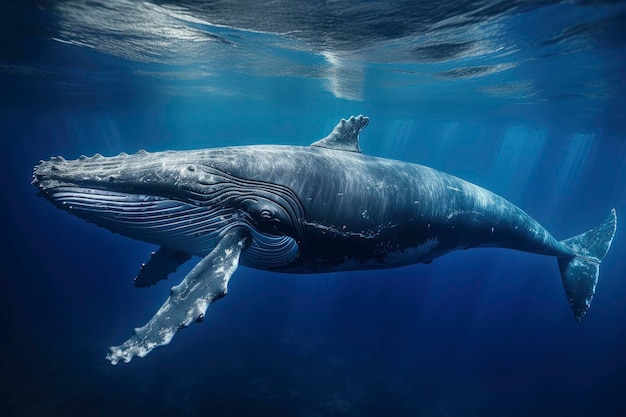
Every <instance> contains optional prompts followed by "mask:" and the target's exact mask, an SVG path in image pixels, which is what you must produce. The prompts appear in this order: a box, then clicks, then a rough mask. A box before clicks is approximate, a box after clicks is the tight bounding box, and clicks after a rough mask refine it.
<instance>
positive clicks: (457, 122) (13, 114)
mask: <svg viewBox="0 0 626 417" xmlns="http://www.w3.org/2000/svg"><path fill="white" fill-rule="evenodd" d="M60 4H64V3H60ZM55 5H56V4H55V3H46V2H43V3H36V2H33V3H29V2H26V3H23V4H22V5H19V6H18V5H14V6H10V7H9V8H8V9H7V10H6V12H7V13H4V14H3V16H4V17H3V19H4V20H5V22H3V23H4V24H3V26H2V27H3V29H2V33H1V34H2V35H3V36H2V44H1V49H0V51H1V52H2V55H1V56H0V57H1V58H2V65H1V66H0V70H1V71H0V87H1V88H2V90H1V91H2V93H1V94H2V96H1V97H2V98H1V101H0V127H1V129H2V130H1V133H0V134H1V135H2V136H1V139H2V140H1V141H0V147H1V148H0V155H1V158H2V159H0V163H1V165H0V166H1V171H0V172H1V173H2V177H1V178H2V197H3V199H2V204H1V206H0V207H1V213H0V214H1V216H0V225H1V227H2V229H1V230H2V236H3V240H4V242H3V243H4V249H2V250H1V251H0V254H1V258H0V260H1V265H2V275H1V276H2V282H1V284H2V285H1V288H2V289H1V292H0V295H1V296H2V297H1V300H2V302H1V303H0V325H1V326H0V334H1V336H0V337H1V344H0V346H2V349H1V350H0V376H1V377H2V381H3V382H2V384H1V387H0V412H1V413H2V415H15V416H70V415H101V416H110V415H117V416H125V415H133V416H137V415H152V416H161V415H162V416H165V415H190V416H195V415H215V416H273V417H277V416H300V417H316V416H391V415H398V416H404V415H406V416H427V417H430V416H433V417H444V416H445V417H448V416H454V417H456V416H463V417H473V416H512V417H517V416H571V417H576V416H594V417H596V416H598V417H604V416H606V417H609V416H623V415H626V397H624V396H623V388H624V387H625V386H626V355H625V354H624V352H625V351H626V283H625V278H626V277H625V275H626V274H625V271H626V267H625V265H626V264H625V262H624V257H623V254H624V253H625V250H624V247H625V244H624V233H623V227H622V224H623V220H621V218H622V217H623V216H624V213H626V189H625V185H624V184H626V163H625V161H626V140H625V139H626V135H625V132H626V121H625V114H626V111H625V105H624V99H623V97H624V93H625V92H626V89H625V88H624V87H625V85H624V79H623V74H624V73H625V72H623V71H624V69H625V66H624V56H626V51H625V48H624V43H623V40H621V39H622V38H621V37H620V36H623V35H624V33H623V32H622V31H621V30H620V29H619V28H620V27H623V25H622V23H623V22H624V17H623V16H624V14H623V13H622V11H623V9H621V8H616V9H603V8H602V7H600V6H598V10H597V9H595V8H591V9H586V11H584V13H583V12H581V11H580V10H578V9H574V10H572V9H570V8H567V7H566V6H558V7H563V9H562V10H560V9H558V11H562V12H563V13H572V15H567V16H566V17H563V15H559V14H554V16H561V18H562V19H563V20H568V19H573V20H574V21H575V20H576V19H579V18H581V17H580V16H581V15H585V16H588V15H589V14H593V13H596V14H597V15H598V16H604V17H606V19H605V20H602V23H603V24H602V25H598V26H590V25H586V26H585V25H584V24H583V23H584V22H579V23H580V24H579V25H578V26H576V25H565V24H564V25H563V26H559V25H560V23H559V19H557V18H553V20H549V22H552V23H553V24H554V25H555V27H554V28H553V29H552V30H546V31H547V32H550V33H552V35H553V37H550V36H548V35H545V38H543V39H542V42H543V43H542V42H540V41H536V40H533V39H534V38H533V37H536V38H541V36H540V35H539V34H537V32H536V31H531V30H529V29H530V28H536V23H537V22H538V21H541V22H546V20H545V19H543V17H542V19H539V18H538V17H537V15H541V13H542V11H543V10H544V9H536V10H534V11H531V12H530V15H521V16H517V17H513V18H511V19H512V20H511V21H507V22H508V23H510V26H511V29H509V30H508V32H506V33H507V36H508V37H509V38H510V39H512V40H511V41H510V42H511V43H518V44H522V45H525V46H527V47H528V48H526V49H524V48H522V49H520V51H519V52H517V55H515V59H516V60H517V61H516V62H517V66H516V67H514V68H513V69H511V70H509V71H505V72H503V73H498V74H495V75H493V76H488V77H478V78H468V79H460V80H448V79H441V78H437V77H428V76H425V77H422V75H423V74H422V75H420V74H418V75H415V74H413V75H410V76H407V77H414V78H410V79H409V78H402V77H405V76H406V73H405V72H402V71H398V69H399V68H402V69H403V70H404V69H405V68H404V67H408V68H409V69H411V70H416V67H419V66H420V65H421V64H420V63H419V62H418V63H417V64H415V66H412V65H413V63H411V62H410V61H409V62H408V63H407V61H398V62H397V63H396V62H382V63H381V62H373V63H372V62H370V61H369V60H368V55H367V53H366V52H361V55H359V56H360V58H359V59H360V60H361V61H362V63H361V64H359V65H363V66H364V68H365V69H362V68H361V69H362V73H363V74H362V75H363V77H364V80H365V81H363V83H362V86H361V87H362V91H361V93H360V96H359V97H348V98H346V97H342V96H341V94H340V93H337V92H336V91H335V92H333V90H332V88H330V87H329V86H328V83H327V81H328V80H327V79H326V78H325V77H330V78H332V76H333V75H332V72H331V74H330V75H328V76H327V75H319V74H317V75H312V76H306V75H303V74H301V73H300V74H296V75H293V74H290V75H281V74H266V73H263V72H262V71H261V72H259V73H255V68H254V67H253V66H252V67H250V69H249V70H250V74H248V75H246V74H245V72H238V71H234V72H232V73H231V72H230V69H231V68H230V67H229V66H228V65H227V64H226V62H225V61H220V62H219V63H218V64H219V65H216V66H215V67H213V68H212V69H211V70H212V71H214V72H216V75H214V76H212V78H211V77H209V78H200V79H192V80H191V81H190V80H189V79H187V78H185V77H177V76H174V77H150V76H142V75H141V73H137V71H144V72H148V71H156V72H158V71H164V65H165V66H166V68H165V71H174V70H176V71H178V70H188V69H189V68H195V67H194V65H196V63H194V62H190V63H185V64H180V65H177V64H172V63H165V64H164V63H163V62H156V63H154V62H152V63H150V62H148V63H146V62H140V61H136V60H133V59H129V58H124V57H119V56H115V54H111V53H107V52H106V51H104V52H103V51H98V50H94V49H93V48H85V47H81V46H77V45H70V44H67V43H64V42H60V41H59V40H58V38H59V36H61V35H58V34H57V30H58V28H57V26H60V27H63V24H62V19H61V18H59V14H58V13H55V12H54V10H55V8H54V6H55ZM618 6H619V4H618ZM94 7H95V6H94ZM546 7H547V6H546ZM550 7H555V6H550ZM603 7H608V6H603ZM546 10H548V11H551V12H554V11H555V10H554V9H550V8H549V7H548V8H547V9H546ZM589 10H591V12H590V11H589ZM607 10H608V12H607ZM592 12H593V13H592ZM546 13H547V12H546ZM607 13H608V17H607ZM611 13H613V14H611ZM540 17H541V16H540ZM525 19H528V21H526V20H525ZM532 19H539V20H537V21H534V20H532ZM59 22H61V23H59ZM620 25H621V26H620ZM572 27H573V28H574V29H572ZM568 30H569V32H568ZM59 33H62V31H60V32H59ZM581 34H583V35H585V37H582V35H581ZM557 35H560V36H562V37H563V38H568V36H569V37H572V38H573V39H574V41H575V42H574V41H573V43H574V44H576V45H578V44H580V43H582V42H583V41H587V42H590V41H589V39H588V38H591V39H595V40H596V41H595V42H591V43H588V44H585V45H586V47H582V49H580V50H579V49H576V48H572V49H568V48H567V47H564V46H560V47H561V48H563V49H565V50H566V51H567V53H563V54H560V55H559V54H556V56H555V57H553V58H547V57H548V56H549V55H548V54H547V53H546V54H545V56H544V55H542V52H546V51H545V50H543V49H542V50H539V49H537V50H533V49H532V48H531V47H532V46H534V47H537V48H539V47H538V46H537V45H544V46H545V45H548V47H552V45H554V44H555V43H558V42H561V40H559V39H557V40H555V39H556V38H555V37H556V36H557ZM64 36H66V37H67V36H68V35H67V34H65V35H64ZM120 36H121V35H120ZM242 36H243V35H242ZM245 36H247V37H246V38H245V39H244V41H242V44H243V47H249V48H251V49H254V48H257V47H258V48H261V49H262V48H268V47H267V45H266V44H264V43H263V41H262V39H263V38H262V36H264V35H257V34H245ZM255 36H258V37H260V38H258V39H257V38H256V37H255ZM485 36H491V35H485ZM577 36H578V37H577ZM55 39H57V40H55ZM233 39H234V37H233ZM529 39H530V40H529ZM63 40H66V39H63ZM609 40H610V42H609ZM550 41H551V42H552V43H550ZM255 42H258V43H259V45H260V46H258V45H257V43H255ZM309 45H310V44H309ZM559 45H560V44H559ZM568 45H569V44H568ZM569 46H571V45H569ZM569 46H568V47H569ZM267 51H268V52H267V56H266V57H265V59H266V60H268V61H272V60H273V59H276V57H275V56H274V55H273V54H278V53H284V54H286V55H288V52H285V51H275V50H273V49H271V48H269V49H267ZM528 57H530V58H532V59H530V58H529V61H528V62H531V63H530V64H529V63H528V62H526V61H525V59H526V58H528ZM282 58H285V57H282ZM241 59H242V60H243V61H245V59H244V58H241ZM290 59H292V61H291V62H292V64H293V62H294V61H295V62H296V63H299V64H301V65H302V66H310V67H311V68H313V69H315V68H317V67H318V66H320V67H322V66H323V63H321V61H320V62H318V60H319V58H316V57H315V56H310V57H309V56H308V55H306V56H296V57H295V58H290ZM377 59H379V58H377ZM300 61H301V62H300ZM373 61H376V60H373ZM431 64H432V65H434V67H437V66H442V67H445V65H444V64H440V63H437V62H434V63H431ZM220 65H221V66H220ZM293 65H294V67H296V65H295V64H293ZM324 65H326V64H324ZM357 67H359V66H358V65H357ZM420 68H421V67H420ZM432 68H433V67H428V69H427V70H428V71H435V70H437V71H438V69H437V68H439V67H437V68H435V69H434V70H433V69H432ZM322 69H323V68H322ZM322 69H320V73H322V72H323V71H322ZM441 69H442V70H446V71H447V70H448V69H446V68H441ZM293 71H294V72H296V69H294V70H293ZM305 74H306V72H305ZM342 76H343V75H342ZM348 76H350V75H349V74H348ZM356 78H357V79H358V77H356ZM494 78H495V79H494ZM521 80H526V81H528V80H530V81H531V82H532V85H533V86H534V87H533V88H534V91H535V93H532V94H530V95H527V96H524V97H511V96H510V94H512V93H510V94H509V95H504V96H501V95H488V94H487V95H486V94H482V93H481V92H484V91H486V90H487V89H489V88H492V89H493V87H494V86H502V85H508V84H510V83H519V82H520V81H521ZM357 81H358V80H357ZM351 82H355V81H354V80H352V81H351ZM523 85H526V84H523ZM206 86H210V87H211V88H212V89H208V90H206V92H203V91H204V90H198V91H191V92H190V90H194V89H196V88H199V87H206ZM218 87H219V88H225V89H227V90H228V91H231V92H232V93H233V94H225V93H224V92H223V91H222V92H221V93H217V92H216V90H215V88H218ZM590 92H596V93H597V94H591V93H590ZM359 113H362V114H366V115H368V116H369V117H370V118H371V122H370V125H369V126H368V127H367V129H366V130H365V131H364V132H363V133H362V135H361V142H362V143H361V146H362V149H363V151H364V152H365V153H368V154H372V155H377V156H383V157H389V158H396V159H402V160H407V161H412V162H416V163H422V164H425V165H429V166H432V167H434V168H437V169H441V170H444V171H446V172H450V173H452V174H455V175H458V176H460V177H463V178H465V179H467V180H469V181H472V182H474V183H476V184H479V185H481V186H484V187H486V188H488V189H490V190H492V191H494V192H496V193H498V194H500V195H502V196H503V197H505V198H507V199H509V200H511V201H512V202H514V203H516V204H518V205H519V206H520V207H522V208H523V209H524V210H526V211H527V212H528V213H529V214H531V215H532V216H533V217H535V218H536V219H537V220H538V221H539V222H540V223H542V224H543V225H544V226H545V227H546V228H547V229H548V230H549V231H550V232H551V233H552V234H553V235H554V236H555V237H557V238H567V237H571V236H573V235H575V234H578V233H580V232H583V231H585V230H587V229H589V228H591V227H594V226H596V225H597V224H599V223H600V222H601V221H602V220H603V219H604V218H605V216H606V215H607V214H608V212H609V210H610V208H612V207H615V208H616V209H617V213H618V230H617V234H616V237H615V240H614V242H613V247H612V248H611V250H610V252H609V254H608V256H607V257H606V259H605V261H604V262H603V264H602V268H601V276H600V283H599V285H598V288H597V293H596V296H595V298H594V301H593V305H592V307H591V309H590V311H589V314H588V315H587V317H585V319H584V320H583V321H582V322H581V323H577V322H576V321H575V320H574V318H573V315H572V313H571V311H570V308H569V305H568V303H567V300H566V299H565V296H564V293H563V289H562V285H561V282H560V279H559V273H558V268H557V265H556V261H555V260H554V259H552V258H548V257H542V256H538V255H531V254H525V253H519V252H513V251H508V250H499V249H481V250H471V251H463V252H459V253H453V254H450V255H447V256H445V257H443V258H440V259H437V260H435V261H434V262H433V263H432V264H431V265H417V266H411V267H406V268H398V269H393V270H382V271H368V272H352V273H341V274H324V275H299V276H298V275H283V274H272V273H267V272H260V271H255V270H251V269H247V268H240V269H239V270H238V271H237V272H236V275H235V276H234V277H233V279H232V280H231V283H230V286H229V294H228V296H227V297H226V298H224V299H223V300H220V301H219V302H217V303H216V304H214V305H212V306H211V307H210V309H209V311H208V313H207V319H206V320H205V322H204V323H202V324H201V325H198V326H192V327H191V328H190V329H188V330H185V331H183V332H181V333H180V334H178V335H177V336H176V337H175V339H174V340H173V341H172V343H171V344H170V345H169V346H167V347H165V348H161V349H157V350H156V351H154V352H152V353H150V355H148V356H147V357H146V358H144V359H135V360H133V361H132V362H131V363H130V364H129V365H124V364H120V365H118V366H115V367H113V366H111V365H110V364H109V363H108V362H107V361H105V360H104V356H105V354H106V348H107V347H108V346H109V345H114V344H119V343H121V342H122V341H123V340H125V339H126V338H127V337H128V336H129V335H130V332H131V331H132V328H133V327H136V326H139V325H142V324H143V323H145V322H146V321H147V320H148V319H149V318H150V317H151V315H152V314H153V313H154V312H155V311H156V310H157V309H158V307H159V306H160V305H161V303H162V302H163V300H164V299H165V298H166V296H167V294H168V291H169V287H170V286H171V285H173V284H174V283H176V282H178V280H180V279H181V278H182V276H184V273H185V271H188V270H189V269H190V268H191V266H192V265H193V263H190V265H185V266H184V267H183V268H181V270H180V271H179V272H178V273H177V274H176V276H175V277H170V279H169V281H168V282H167V283H161V284H160V285H158V286H156V287H152V288H148V289H137V288H134V287H133V285H132V277H133V276H134V275H135V274H136V272H137V271H138V268H139V266H140V264H141V263H142V262H144V261H145V260H146V259H148V257H149V253H150V251H151V250H154V249H155V248H154V247H153V246H151V245H148V244H144V243H142V242H136V241H132V240H129V239H127V238H124V237H121V236H118V235H114V234H112V233H110V232H108V231H106V230H104V229H99V228H97V227H95V226H93V225H89V224H87V223H85V222H83V221H82V220H80V219H78V218H75V217H72V216H70V215H68V214H67V213H64V212H61V211H59V210H57V209H55V208H54V207H53V206H52V205H50V204H49V203H47V202H46V201H44V199H42V198H38V197H37V196H36V194H37V190H36V189H35V187H32V186H31V185H29V182H30V180H31V172H32V167H33V166H34V165H35V164H36V163H37V162H38V161H39V160H40V159H47V158H49V157H50V156H52V155H63V156H65V157H66V158H75V157H78V156H80V155H81V154H87V155H92V154H94V153H96V152H100V153H102V154H104V155H113V154H117V153H119V152H121V151H125V152H129V153H130V152H135V151H137V150H138V149H140V148H145V149H147V150H150V151H156V150H163V149H193V148H200V147H214V146H225V145H238V144H253V143H285V144H286V143H289V144H296V145H308V144H309V143H311V142H313V141H314V140H317V139H319V138H320V137H323V136H325V135H326V134H327V133H328V132H329V131H330V130H331V129H332V127H333V126H334V125H335V124H336V123H337V121H338V120H339V119H340V118H341V117H348V116H350V115H352V114H355V115H356V114H359ZM620 216H622V217H620Z"/></svg>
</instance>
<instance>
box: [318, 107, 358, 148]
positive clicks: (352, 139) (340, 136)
mask: <svg viewBox="0 0 626 417" xmlns="http://www.w3.org/2000/svg"><path fill="white" fill-rule="evenodd" d="M369 121H370V119H369V117H365V116H363V115H358V116H356V117H354V116H352V117H350V118H349V119H348V120H346V119H341V121H340V122H339V123H337V126H335V128H334V129H333V131H332V132H331V133H330V135H328V136H326V137H325V138H323V139H320V140H318V141H317V142H314V143H312V144H311V146H317V147H320V148H328V149H335V150H339V151H350V152H359V153H360V152H361V148H360V147H359V133H361V130H363V129H365V126H367V124H368V123H369Z"/></svg>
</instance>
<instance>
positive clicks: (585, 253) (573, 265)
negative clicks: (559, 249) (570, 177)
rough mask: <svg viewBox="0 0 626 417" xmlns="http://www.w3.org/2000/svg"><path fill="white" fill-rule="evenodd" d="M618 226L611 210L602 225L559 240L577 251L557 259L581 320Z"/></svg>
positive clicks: (613, 211) (573, 307)
mask: <svg viewBox="0 0 626 417" xmlns="http://www.w3.org/2000/svg"><path fill="white" fill-rule="evenodd" d="M616 227H617V214H616V213H615V209H612V210H611V213H610V214H609V216H608V217H607V218H606V220H605V221H604V222H603V223H602V224H601V225H600V226H598V227H595V228H593V229H591V230H589V231H587V232H585V233H582V234H580V235H578V236H574V237H572V238H569V239H565V240H562V241H561V242H560V243H561V244H563V245H564V246H566V247H567V248H569V249H570V250H571V251H572V252H574V254H575V256H573V257H560V258H558V259H559V269H560V270H561V278H562V279H563V287H564V288H565V294H566V295H567V299H568V300H569V302H570V304H571V306H572V310H573V311H574V316H575V317H576V320H578V321H580V320H582V318H583V317H584V316H585V313H587V310H588V309H589V306H590V305H591V300H592V299H593V295H594V293H595V291H596V284H597V283H598V275H599V274H600V263H601V262H602V259H603V258H604V256H605V255H606V253H607V252H608V250H609V248H610V247H611V242H612V241H613V236H614V235H615V230H616Z"/></svg>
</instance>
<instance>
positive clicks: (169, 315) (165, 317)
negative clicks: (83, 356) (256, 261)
mask: <svg viewBox="0 0 626 417" xmlns="http://www.w3.org/2000/svg"><path fill="white" fill-rule="evenodd" d="M249 241H250V235H249V232H248V231H247V230H246V229H245V228H243V227H235V228H233V229H231V230H230V231H228V232H227V233H226V234H225V235H224V236H223V237H222V239H221V240H220V241H219V243H218V244H217V246H216V247H215V249H213V251H212V252H211V253H209V254H208V255H207V256H205V257H204V258H203V259H202V260H201V261H200V262H198V264H197V265H196V266H195V267H194V268H193V269H192V270H191V271H190V272H189V274H187V276H186V277H185V278H184V279H183V280H182V282H181V283H180V284H178V285H177V286H175V287H172V291H171V293H170V296H169V297H168V298H167V300H166V301H165V303H164V304H163V305H162V306H161V308H160V309H159V311H157V312H156V314H155V315H154V316H153V317H152V318H151V319H150V321H149V322H148V323H147V324H146V325H145V326H143V327H140V328H137V329H135V334H133V336H132V337H131V338H130V339H128V340H127V341H126V342H124V344H122V345H120V346H112V347H110V348H109V350H110V352H109V354H108V355H107V357H106V359H107V360H108V361H109V362H111V363H112V364H113V365H116V364H117V363H118V362H119V361H120V360H123V361H124V362H126V363H128V362H130V361H131V359H132V358H133V357H135V356H139V357H140V358H142V357H144V356H146V355H147V354H148V353H150V351H151V350H152V349H154V348H155V347H159V346H163V345H167V344H168V343H169V342H170V341H171V340H172V338H173V337H174V335H175V334H176V332H177V331H178V330H180V329H182V328H184V327H187V326H189V325H190V324H192V323H199V322H201V321H202V320H203V319H204V314H205V312H206V309H207V307H208V306H209V304H211V303H212V302H213V301H215V300H217V299H219V298H222V297H223V296H224V295H226V291H227V285H228V281H229V280H230V277H231V276H232V275H233V273H234V272H235V271H236V270H237V266H238V265H239V255H240V254H241V251H242V250H243V249H244V248H245V246H246V245H247V244H248V243H249Z"/></svg>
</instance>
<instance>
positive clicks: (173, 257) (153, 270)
mask: <svg viewBox="0 0 626 417" xmlns="http://www.w3.org/2000/svg"><path fill="white" fill-rule="evenodd" d="M189 259H191V255H189V254H187V253H185V252H180V251H177V250H175V249H170V248H164V247H161V248H159V250H157V251H156V252H152V254H151V255H150V260H149V261H148V262H146V263H144V264H142V265H141V269H140V270H139V273H138V274H137V276H136V277H135V279H134V283H135V287H149V286H150V285H154V284H156V283H157V282H159V281H161V280H162V279H167V276H168V275H169V274H171V273H172V272H174V271H176V269H177V268H178V267H179V266H181V265H182V264H184V263H185V262H187V261H188V260H189Z"/></svg>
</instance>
